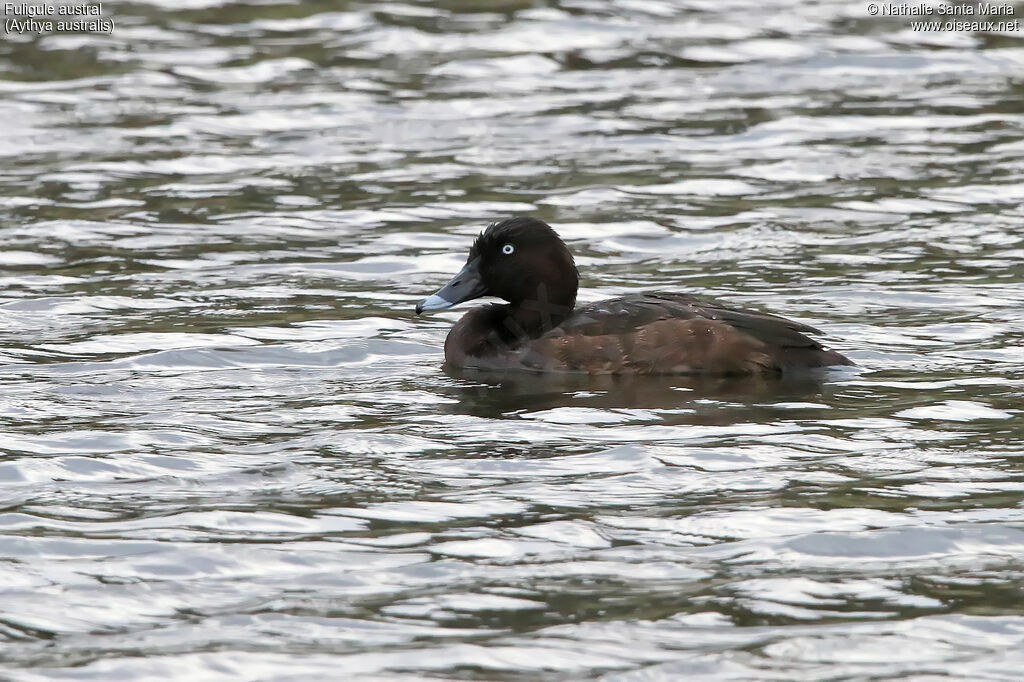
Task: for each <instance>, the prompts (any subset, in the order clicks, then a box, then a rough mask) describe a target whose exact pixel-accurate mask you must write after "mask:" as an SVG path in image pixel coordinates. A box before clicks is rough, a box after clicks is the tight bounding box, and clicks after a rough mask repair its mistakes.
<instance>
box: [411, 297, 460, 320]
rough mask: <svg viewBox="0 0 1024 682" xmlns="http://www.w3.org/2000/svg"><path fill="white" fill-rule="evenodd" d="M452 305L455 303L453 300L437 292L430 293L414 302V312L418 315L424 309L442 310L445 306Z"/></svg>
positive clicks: (449, 306)
mask: <svg viewBox="0 0 1024 682" xmlns="http://www.w3.org/2000/svg"><path fill="white" fill-rule="evenodd" d="M453 305H455V303H454V302H452V301H449V300H448V299H446V298H441V297H440V296H438V295H437V294H432V295H430V296H427V297H426V298H425V299H423V300H422V301H420V302H419V303H417V304H416V314H417V315H418V314H419V313H422V312H423V311H424V310H444V309H445V308H451V307H452V306H453Z"/></svg>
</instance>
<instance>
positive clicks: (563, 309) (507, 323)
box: [499, 283, 576, 340]
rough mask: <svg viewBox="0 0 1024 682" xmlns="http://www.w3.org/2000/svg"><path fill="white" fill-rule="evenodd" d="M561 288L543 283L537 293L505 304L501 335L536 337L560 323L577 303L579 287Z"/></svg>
mask: <svg viewBox="0 0 1024 682" xmlns="http://www.w3.org/2000/svg"><path fill="white" fill-rule="evenodd" d="M558 289H559V288H558V287H553V286H546V285H545V284H544V283H541V284H540V285H539V286H538V287H537V295H536V296H534V297H532V298H527V299H524V300H522V301H518V302H515V303H510V304H508V305H507V306H503V308H504V310H503V312H504V315H503V317H504V319H503V320H502V321H501V323H500V325H499V326H500V328H501V332H500V333H501V335H502V336H503V337H506V338H507V339H509V340H512V339H519V340H522V339H535V338H537V337H539V336H542V335H543V334H545V333H547V332H549V331H551V330H552V329H554V328H555V327H557V326H558V325H559V324H561V323H562V321H563V320H565V318H567V317H569V315H571V314H572V311H573V308H575V307H576V287H572V288H571V290H570V289H565V288H563V289H562V291H561V292H559V290H558Z"/></svg>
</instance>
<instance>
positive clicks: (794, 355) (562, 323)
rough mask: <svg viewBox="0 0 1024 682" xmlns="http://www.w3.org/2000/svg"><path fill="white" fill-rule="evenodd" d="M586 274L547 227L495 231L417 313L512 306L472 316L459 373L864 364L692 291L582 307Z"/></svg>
mask: <svg viewBox="0 0 1024 682" xmlns="http://www.w3.org/2000/svg"><path fill="white" fill-rule="evenodd" d="M577 286H578V275H577V273H576V267H575V265H574V264H573V261H572V255H571V254H570V253H569V251H568V249H567V248H566V246H565V244H564V243H563V242H562V241H561V239H559V238H558V236H557V234H555V232H554V231H553V230H552V229H551V228H550V227H549V226H548V225H547V224H545V223H543V222H541V221H539V220H534V219H532V218H513V219H510V220H506V221H502V222H500V223H496V224H494V225H491V226H490V227H489V228H488V229H487V230H486V231H485V232H484V233H483V234H481V235H480V237H479V238H478V239H477V240H476V242H475V243H474V245H473V247H472V249H471V250H470V254H469V259H468V260H467V263H466V267H464V268H463V270H462V271H461V272H460V273H459V274H458V275H456V276H455V277H454V278H453V279H452V281H451V282H449V283H448V284H447V285H446V286H445V287H443V288H442V289H441V290H440V291H438V292H437V294H435V295H433V296H431V297H429V298H427V299H425V300H424V301H422V302H421V303H420V304H419V305H418V306H417V312H420V311H422V310H424V309H438V308H442V307H448V306H450V305H454V304H455V303H458V302H461V301H464V300H469V299H471V298H477V297H480V296H486V295H495V296H499V297H500V298H504V299H505V300H507V301H509V304H508V305H499V304H491V305H487V306H481V307H478V308H475V309H473V310H471V311H470V312H468V313H466V315H464V316H463V317H462V319H461V320H459V321H458V322H457V323H456V324H455V326H454V327H452V330H451V332H450V333H449V334H448V338H447V340H446V341H445V361H446V364H447V365H448V366H451V367H457V368H473V369H480V370H491V371H509V370H522V371H530V372H544V373H548V372H552V373H554V372H572V373H588V374H717V375H751V374H779V373H783V372H787V371H792V370H796V369H807V368H813V367H825V366H828V365H851V364H853V363H852V362H850V360H848V359H847V358H845V357H844V356H842V355H840V354H839V353H836V352H835V351H830V350H826V349H825V348H824V347H823V346H822V345H821V344H819V343H818V342H816V341H814V340H812V339H811V338H809V337H807V336H806V335H805V334H820V333H821V332H819V331H818V330H817V329H814V328H813V327H809V326H807V325H805V324H801V323H799V322H793V321H791V320H787V319H785V318H783V317H778V316H776V315H770V314H768V313H761V312H757V311H753V310H745V309H741V308H735V307H732V306H729V305H726V304H723V303H719V302H717V301H713V300H707V299H698V298H695V297H693V296H689V295H686V294H675V293H665V292H652V293H645V294H634V295H629V296H621V297H618V298H611V299H607V300H603V301H598V302H596V303H590V304H587V305H584V306H581V307H579V308H575V309H574V304H575V300H576V289H577Z"/></svg>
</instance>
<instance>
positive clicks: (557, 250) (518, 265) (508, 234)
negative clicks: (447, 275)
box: [416, 218, 579, 314]
mask: <svg viewBox="0 0 1024 682" xmlns="http://www.w3.org/2000/svg"><path fill="white" fill-rule="evenodd" d="M578 287H579V273H578V272H577V271H576V264H575V263H574V262H573V259H572V254H571V253H570V252H569V249H568V247H566V245H565V242H563V241H562V240H561V239H560V238H559V236H558V235H557V234H556V233H555V231H554V230H553V229H551V226H550V225H548V224H547V223H545V222H543V221H541V220H537V219H536V218H509V219H508V220H502V221H501V222H498V223H493V224H492V225H490V226H489V227H488V228H487V229H486V230H484V231H483V232H482V233H481V234H480V236H479V237H477V238H476V241H475V242H473V246H472V247H471V248H470V249H469V256H468V257H467V258H466V265H465V266H464V267H463V268H462V270H460V271H459V274H457V275H455V276H454V277H452V279H451V281H449V282H448V283H447V284H445V285H444V286H443V287H441V288H440V289H439V290H438V291H437V292H436V293H435V294H433V295H432V296H428V297H427V298H425V299H423V300H422V301H420V302H419V303H417V304H416V313H417V314H419V313H422V312H423V311H424V310H442V309H444V308H450V307H452V306H453V305H455V304H457V303H462V302H463V301H469V300H472V299H474V298H480V297H482V296H496V297H498V298H502V299H504V300H506V301H508V302H509V303H511V304H512V305H513V306H515V307H518V306H523V305H524V304H529V303H530V302H536V303H539V304H540V305H541V306H542V307H543V306H544V305H546V304H551V305H554V306H558V307H560V308H564V307H565V306H568V308H569V309H570V310H571V308H572V306H573V305H574V304H575V302H576V290H577V288H578Z"/></svg>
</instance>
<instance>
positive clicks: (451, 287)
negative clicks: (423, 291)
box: [416, 258, 487, 315]
mask: <svg viewBox="0 0 1024 682" xmlns="http://www.w3.org/2000/svg"><path fill="white" fill-rule="evenodd" d="M479 266H480V259H479V258H474V259H473V260H471V261H469V262H468V263H466V265H465V267H463V268H462V269H461V270H459V274H457V275H455V276H454V277H452V278H451V281H449V282H448V284H445V285H444V286H443V287H441V288H440V289H438V290H437V291H436V292H435V293H434V295H433V296H427V297H426V298H425V299H423V300H422V301H420V302H419V303H417V304H416V314H417V315H419V314H420V313H422V312H423V311H424V310H443V309H445V308H451V307H452V306H453V305H455V304H456V303H462V302H463V301H469V300H471V299H474V298H480V297H481V296H486V295H487V287H486V286H485V285H484V283H483V282H482V281H481V280H480V269H479Z"/></svg>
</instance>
